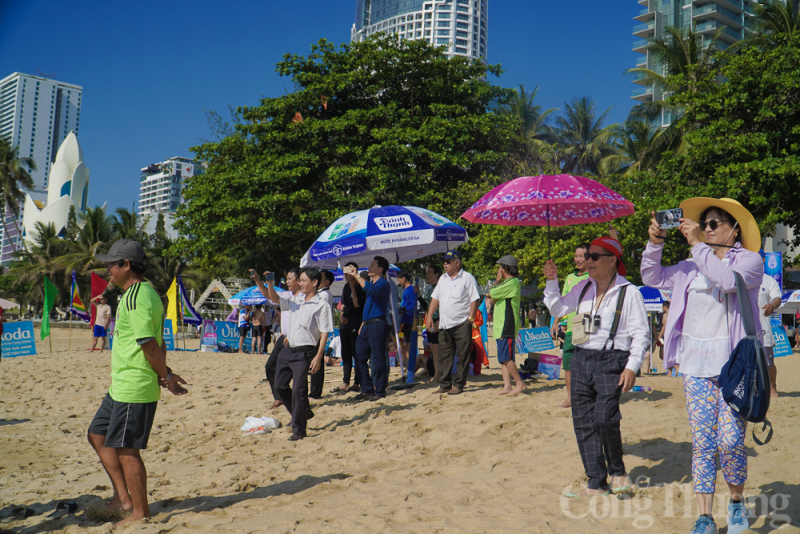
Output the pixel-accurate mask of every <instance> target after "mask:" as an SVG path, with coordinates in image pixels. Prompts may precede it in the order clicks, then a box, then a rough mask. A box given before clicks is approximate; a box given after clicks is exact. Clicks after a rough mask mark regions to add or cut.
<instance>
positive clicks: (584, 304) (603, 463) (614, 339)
mask: <svg viewBox="0 0 800 534" xmlns="http://www.w3.org/2000/svg"><path fill="white" fill-rule="evenodd" d="M585 257H586V261H587V264H588V271H589V279H588V280H586V281H583V282H581V283H579V284H578V285H576V286H575V287H574V288H573V289H572V290H571V291H570V292H569V293H567V294H566V295H564V296H563V297H562V296H561V294H560V292H559V290H558V269H557V268H556V265H555V264H554V263H553V261H552V260H547V263H546V264H545V266H544V275H545V277H546V278H547V285H546V286H545V290H544V303H545V305H546V306H547V308H548V309H549V310H550V314H551V315H553V316H555V317H563V316H565V315H568V314H570V313H572V312H576V315H575V317H574V318H573V319H572V342H573V344H574V345H575V354H574V356H573V359H572V382H571V384H570V396H571V398H572V424H573V427H574V429H575V437H576V438H577V440H578V449H579V450H580V454H581V460H582V461H583V467H584V469H585V470H586V476H587V477H588V480H589V484H588V487H587V488H586V489H584V490H583V491H580V492H578V493H567V494H566V496H567V497H570V498H571V497H581V496H591V495H608V494H609V493H610V492H612V491H613V493H621V492H624V491H627V490H629V489H630V486H631V483H630V480H629V479H628V476H627V472H626V471H625V464H624V463H623V461H622V435H621V433H620V424H619V422H620V420H621V419H622V414H620V411H619V400H620V396H621V394H622V393H623V392H627V391H630V390H631V388H632V387H633V385H634V384H635V383H636V372H637V371H638V370H639V367H640V366H641V365H642V362H643V361H644V356H645V350H646V349H647V347H648V346H649V343H650V341H649V337H648V328H647V313H646V312H645V309H644V299H643V298H642V294H641V293H640V292H639V291H637V290H636V287H635V286H633V285H632V284H631V283H630V282H628V281H627V280H626V279H625V276H624V275H625V265H624V264H623V263H622V245H620V243H619V241H617V240H616V239H614V238H612V237H600V238H598V239H595V240H594V241H593V242H592V244H591V246H590V247H589V251H588V252H587V253H586V256H585ZM609 475H610V476H611V479H612V480H611V484H610V485H609V481H608V476H609Z"/></svg>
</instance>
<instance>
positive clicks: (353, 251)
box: [300, 206, 469, 269]
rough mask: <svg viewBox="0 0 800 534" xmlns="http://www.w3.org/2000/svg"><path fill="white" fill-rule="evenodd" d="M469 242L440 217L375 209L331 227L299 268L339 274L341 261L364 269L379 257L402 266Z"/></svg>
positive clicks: (402, 209) (414, 209)
mask: <svg viewBox="0 0 800 534" xmlns="http://www.w3.org/2000/svg"><path fill="white" fill-rule="evenodd" d="M468 240H469V236H468V235H467V231H466V230H465V229H464V228H463V227H461V226H459V225H457V224H456V223H454V222H453V221H451V220H450V219H447V218H445V217H442V216H441V215H439V214H438V213H434V212H432V211H429V210H426V209H423V208H417V207H414V206H385V207H381V206H375V207H374V208H371V209H368V210H362V211H355V212H353V213H349V214H347V215H345V216H344V217H341V218H340V219H338V220H337V221H336V222H334V223H333V224H332V225H330V226H329V227H328V229H327V230H325V231H324V232H323V233H322V235H321V236H319V238H317V240H316V241H315V242H314V244H313V245H311V248H310V249H308V252H306V253H305V255H304V256H303V259H302V260H300V265H301V266H303V267H305V266H313V267H320V268H325V269H336V268H337V267H338V266H339V260H345V261H354V262H356V263H357V264H358V266H359V267H362V266H367V265H369V264H370V263H371V262H372V259H373V258H374V257H375V256H383V257H385V258H386V259H387V260H389V262H390V263H402V262H404V261H410V260H415V259H418V258H424V257H426V256H432V255H434V254H444V253H445V252H447V251H448V250H453V249H454V248H456V247H458V246H459V245H463V244H464V243H466V242H467V241H468ZM345 261H343V263H344V262H345Z"/></svg>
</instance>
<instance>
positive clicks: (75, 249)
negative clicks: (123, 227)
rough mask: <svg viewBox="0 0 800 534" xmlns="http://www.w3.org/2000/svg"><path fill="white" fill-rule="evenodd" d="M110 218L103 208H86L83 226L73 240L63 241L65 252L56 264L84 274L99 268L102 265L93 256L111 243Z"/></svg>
mask: <svg viewBox="0 0 800 534" xmlns="http://www.w3.org/2000/svg"><path fill="white" fill-rule="evenodd" d="M111 225H112V218H111V217H108V216H107V215H106V210H105V208H103V207H101V206H98V207H96V208H86V213H85V214H84V217H83V228H81V231H80V233H79V234H78V239H77V240H76V241H74V242H70V241H64V243H65V245H66V247H67V251H66V254H63V255H62V256H60V257H58V258H57V259H56V260H55V261H56V264H57V265H58V266H59V267H60V268H61V269H63V270H64V271H65V272H70V271H73V270H74V271H75V272H77V273H78V274H84V273H86V272H88V271H91V270H95V269H100V268H102V267H103V266H104V265H103V263H102V262H99V261H97V260H96V259H95V256H96V255H97V254H98V253H99V252H101V251H103V250H105V249H106V248H107V247H109V246H110V245H111V241H112V240H113V239H114V234H113V232H112V231H111Z"/></svg>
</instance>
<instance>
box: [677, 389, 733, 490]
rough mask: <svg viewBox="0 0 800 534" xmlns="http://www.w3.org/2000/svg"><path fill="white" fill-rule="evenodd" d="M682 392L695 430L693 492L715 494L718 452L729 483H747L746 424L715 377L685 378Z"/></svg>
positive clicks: (690, 421) (693, 441)
mask: <svg viewBox="0 0 800 534" xmlns="http://www.w3.org/2000/svg"><path fill="white" fill-rule="evenodd" d="M683 391H684V393H685V394H686V408H687V410H688V412H689V425H691V427H692V478H694V491H695V492H697V493H714V487H715V485H716V481H717V463H716V461H715V459H714V455H715V453H716V452H717V451H718V450H719V459H720V464H721V466H722V473H723V475H724V476H725V480H726V481H727V482H728V484H733V485H739V484H744V481H745V480H747V454H746V453H745V449H744V437H745V430H746V428H747V421H746V420H745V419H744V418H742V417H741V416H739V414H737V413H736V412H734V411H733V410H732V409H731V407H730V406H729V405H728V403H727V402H725V399H723V398H722V390H721V389H720V387H719V385H718V384H717V381H716V380H715V379H713V378H696V377H692V376H685V377H684V379H683Z"/></svg>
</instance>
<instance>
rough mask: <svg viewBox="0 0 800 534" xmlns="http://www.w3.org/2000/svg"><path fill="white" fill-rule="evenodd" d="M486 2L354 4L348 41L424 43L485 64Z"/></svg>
mask: <svg viewBox="0 0 800 534" xmlns="http://www.w3.org/2000/svg"><path fill="white" fill-rule="evenodd" d="M488 20H489V14H488V0H356V22H355V24H353V28H352V30H351V31H350V40H351V41H356V42H358V41H363V40H364V39H366V38H367V37H368V36H370V35H373V34H375V33H379V32H382V33H387V34H390V35H398V36H400V38H401V39H425V40H426V41H428V42H429V43H431V44H434V45H438V46H447V54H448V56H450V57H452V56H454V55H456V56H464V57H467V58H471V59H479V60H481V61H483V62H484V63H486V47H487V40H488Z"/></svg>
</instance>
